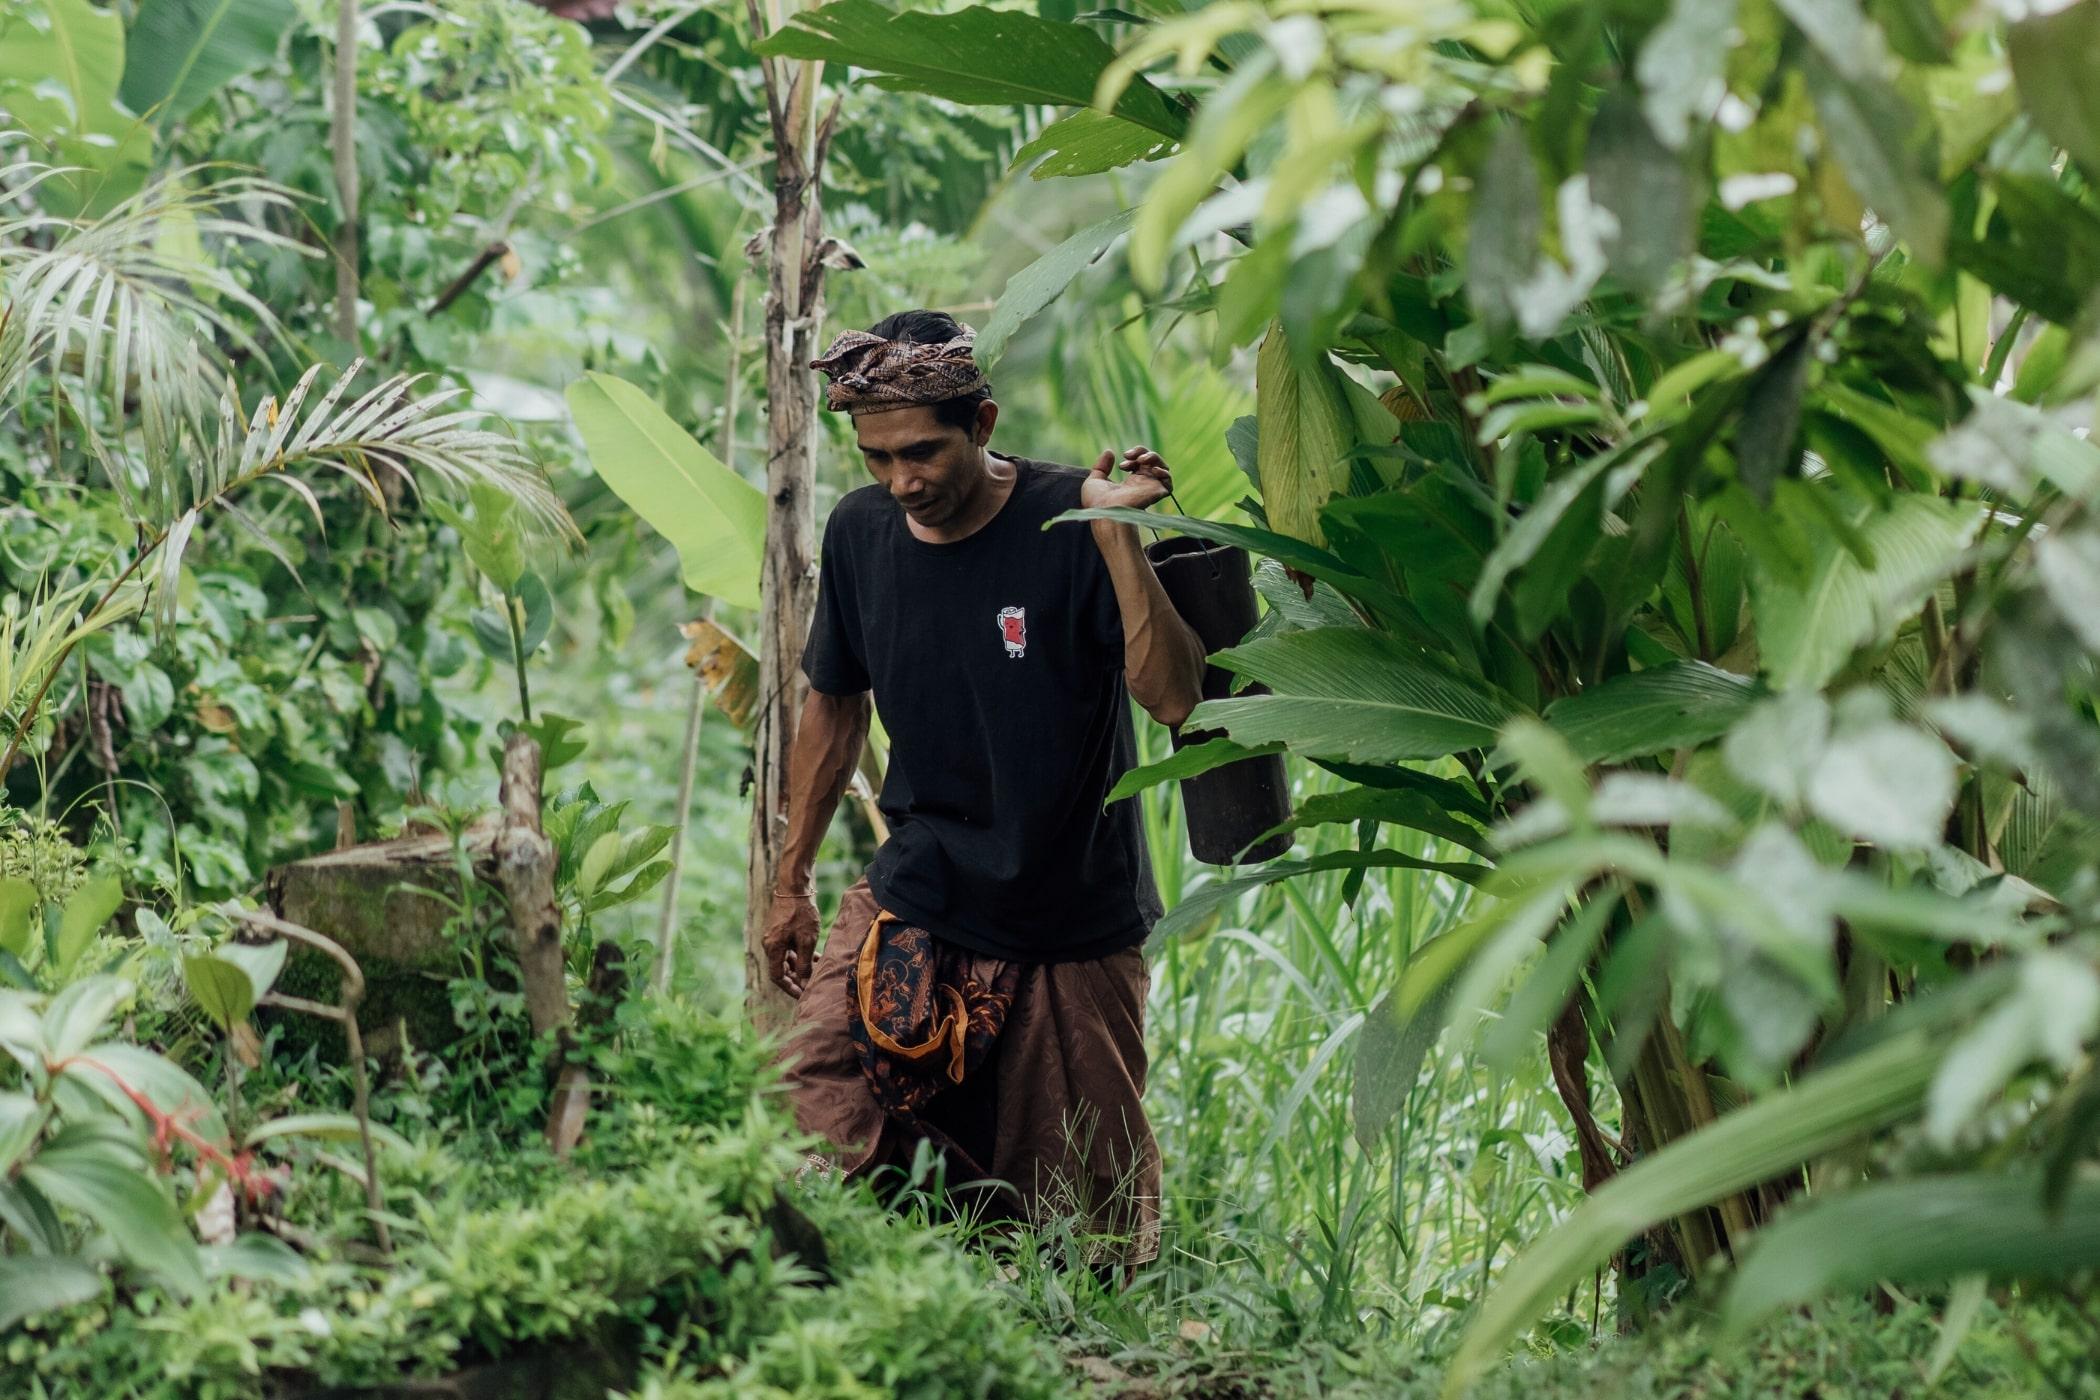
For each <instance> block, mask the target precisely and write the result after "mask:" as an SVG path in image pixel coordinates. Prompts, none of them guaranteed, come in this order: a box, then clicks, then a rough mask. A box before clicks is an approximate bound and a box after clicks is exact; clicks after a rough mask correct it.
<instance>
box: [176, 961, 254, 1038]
mask: <svg viewBox="0 0 2100 1400" xmlns="http://www.w3.org/2000/svg"><path fill="white" fill-rule="evenodd" d="M182 980H183V982H184V983H186V984H187V985H188V987H189V989H190V996H191V997H193V998H194V999H195V1000H196V1003H197V1005H198V1007H199V1008H200V1009H201V1010H202V1011H203V1012H204V1014H205V1015H207V1016H209V1017H211V1019H212V1021H213V1023H214V1024H216V1025H217V1026H218V1028H219V1029H220V1030H222V1031H223V1030H228V1029H230V1028H232V1027H233V1026H235V1025H237V1024H239V1023H240V1022H242V1021H245V1020H247V1019H248V1013H249V1012H251V1011H253V1010H254V1009H255V986H254V984H253V983H251V982H250V981H249V980H248V973H247V971H246V970H245V969H243V968H240V967H237V966H235V965H234V964H232V963H230V962H228V961H226V960H225V959H224V958H220V957H215V956H213V955H212V954H210V953H197V954H193V955H191V956H190V957H186V958H184V959H183V960H182Z"/></svg>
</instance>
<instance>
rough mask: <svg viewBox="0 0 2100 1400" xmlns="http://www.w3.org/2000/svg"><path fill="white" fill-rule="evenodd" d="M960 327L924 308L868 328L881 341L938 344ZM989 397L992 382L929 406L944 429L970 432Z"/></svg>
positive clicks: (952, 335)
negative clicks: (978, 412) (978, 407)
mask: <svg viewBox="0 0 2100 1400" xmlns="http://www.w3.org/2000/svg"><path fill="white" fill-rule="evenodd" d="M963 329H964V328H963V325H962V323H961V322H960V321H957V320H956V319H955V318H954V317H953V316H950V315H949V314H948V313H947V312H945V311H932V310H928V309H926V308H924V307H921V308H919V309H918V310H916V311H899V312H897V313H896V314H894V315H890V316H885V317H883V318H882V319H881V320H880V321H877V322H876V323H875V324H874V325H872V326H870V327H868V334H869V335H879V336H881V337H882V338H883V339H884V340H909V341H912V342H914V343H916V344H919V345H938V344H940V343H941V342H942V341H944V340H952V339H953V338H954V337H956V336H959V335H961V334H962V333H963ZM991 396H992V382H991V380H989V379H987V380H985V382H984V387H983V388H982V389H977V390H974V391H972V392H971V393H967V394H957V395H956V396H955V397H954V398H952V399H942V400H941V401H940V402H939V403H934V404H928V405H927V407H928V408H931V409H932V410H933V416H934V420H935V421H936V422H938V423H940V424H942V425H943V426H945V427H950V428H960V429H962V430H963V431H964V432H968V431H970V429H971V428H973V427H975V426H976V423H977V405H979V404H981V403H983V402H984V401H985V400H986V399H988V398H990V397H991Z"/></svg>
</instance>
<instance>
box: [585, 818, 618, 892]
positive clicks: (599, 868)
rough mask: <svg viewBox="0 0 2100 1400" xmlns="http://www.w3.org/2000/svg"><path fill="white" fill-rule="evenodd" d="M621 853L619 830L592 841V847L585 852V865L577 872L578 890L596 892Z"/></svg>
mask: <svg viewBox="0 0 2100 1400" xmlns="http://www.w3.org/2000/svg"><path fill="white" fill-rule="evenodd" d="M619 854H620V833H619V832H617V831H608V832H606V833H605V834H604V835H602V836H600V837H599V838H598V839H597V840H595V841H593V842H591V848H590V849H589V850H588V851H585V852H584V853H583V866H582V868H581V869H580V870H578V871H577V873H576V892H577V893H578V894H580V895H585V896H589V895H594V894H596V893H597V892H598V887H599V886H601V885H603V884H604V883H605V877H606V876H607V874H609V873H610V872H611V870H612V868H613V862H614V861H615V860H616V859H618V858H619Z"/></svg>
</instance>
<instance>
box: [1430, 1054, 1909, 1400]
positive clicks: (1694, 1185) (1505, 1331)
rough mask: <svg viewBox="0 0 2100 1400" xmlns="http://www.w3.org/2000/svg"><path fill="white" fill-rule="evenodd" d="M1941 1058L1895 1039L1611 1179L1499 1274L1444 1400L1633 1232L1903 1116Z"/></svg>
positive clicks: (1448, 1374) (1452, 1398) (1461, 1349)
mask: <svg viewBox="0 0 2100 1400" xmlns="http://www.w3.org/2000/svg"><path fill="white" fill-rule="evenodd" d="M1939 1055H1940V1049H1939V1041H1938V1039H1937V1038H1936V1037H1935V1036H1934V1035H1933V1034H1931V1033H1929V1032H1928V1031H1927V1030H1926V1029H1923V1028H1918V1027H1912V1028H1910V1029H1908V1030H1906V1031H1904V1032H1902V1033H1898V1034H1892V1035H1890V1036H1889V1037H1888V1038H1887V1039H1885V1040H1884V1041H1882V1042H1881V1043H1880V1044H1878V1045H1876V1046H1874V1047H1873V1048H1871V1049H1868V1050H1864V1051H1862V1052H1860V1053H1859V1054H1856V1055H1854V1056H1853V1057H1852V1058H1850V1059H1848V1060H1844V1061H1841V1062H1839V1063H1837V1064H1834V1065H1830V1066H1828V1067H1827V1068H1824V1069H1819V1070H1816V1071H1814V1072H1813V1073H1811V1074H1809V1075H1808V1076H1806V1077H1804V1078H1802V1079H1800V1080H1797V1081H1796V1082H1795V1083H1794V1084H1793V1086H1792V1087H1791V1088H1787V1089H1783V1090H1780V1091H1778V1092H1776V1093H1772V1094H1769V1095H1767V1096H1765V1097H1764V1098H1761V1099H1757V1100H1755V1101H1754V1102H1752V1103H1750V1104H1748V1105H1747V1106H1745V1107H1743V1108H1739V1109H1736V1110H1734V1111H1733V1112H1731V1113H1728V1114H1726V1115H1724V1116H1723V1117H1722V1118H1721V1119H1720V1120H1719V1121H1717V1122H1715V1123H1713V1124H1710V1125H1709V1126H1707V1127H1704V1128H1701V1129H1699V1130H1698V1131H1696V1132H1693V1133H1690V1134H1688V1135H1686V1136H1684V1137H1681V1138H1678V1139H1677V1140H1676V1141H1674V1142H1672V1143H1670V1145H1669V1146H1667V1147H1665V1148H1663V1149H1662V1150H1661V1151H1659V1152H1656V1153H1654V1154H1653V1155H1652V1156H1648V1157H1643V1158H1642V1159H1640V1160H1639V1161H1637V1162H1635V1163H1634V1164H1633V1165H1632V1166H1631V1167H1628V1168H1627V1169H1626V1170H1625V1171H1623V1172H1621V1173H1619V1175H1617V1176H1615V1177H1613V1178H1612V1179H1611V1180H1610V1181H1608V1182H1606V1183H1605V1184H1604V1185H1603V1186H1601V1187H1599V1188H1598V1190H1597V1192H1596V1194H1594V1195H1592V1196H1591V1197H1590V1198H1589V1199H1588V1200H1586V1201H1584V1202H1583V1203H1582V1204H1581V1205H1579V1206H1577V1207H1576V1208H1575V1210H1574V1211H1573V1212H1572V1213H1571V1214H1570V1215H1568V1216H1567V1217H1566V1218H1565V1219H1563V1220H1561V1221H1560V1222H1559V1223H1558V1224H1556V1225H1555V1226H1554V1228H1553V1229H1551V1230H1548V1231H1546V1232H1545V1233H1544V1234H1543V1235H1541V1236H1539V1237H1538V1239H1537V1240H1535V1241H1534V1242H1533V1243H1532V1244H1531V1246H1530V1247H1529V1248H1527V1249H1526V1250H1525V1251H1524V1252H1523V1253H1522V1254H1520V1255H1519V1256H1518V1257H1517V1259H1516V1260H1515V1262H1513V1263H1512V1264H1510V1265H1509V1267H1508V1268H1507V1269H1506V1270H1505V1271H1504V1272H1503V1274H1502V1278H1501V1281H1500V1282H1499V1283H1498V1284H1497V1285H1496V1287H1495V1289H1494V1291H1493V1292H1491V1293H1489V1294H1488V1296H1487V1298H1486V1299H1485V1301H1483V1302H1482V1304H1481V1306H1480V1309H1479V1311H1478V1312H1476V1313H1475V1314H1474V1316H1473V1321H1472V1324H1471V1325H1470V1326H1469V1327H1467V1329H1466V1332H1465V1334H1464V1336H1463V1337H1462V1338H1461V1339H1460V1341H1459V1345H1458V1349H1457V1351H1456V1352H1455V1353H1454V1354H1453V1356H1452V1358H1451V1362H1450V1365H1449V1367H1448V1368H1447V1369H1446V1371H1445V1373H1444V1388H1443V1393H1444V1395H1445V1396H1446V1397H1447V1400H1458V1397H1460V1396H1463V1395H1464V1394H1465V1393H1466V1391H1467V1390H1468V1388H1469V1387H1470V1386H1471V1385H1472V1384H1473V1383H1474V1382H1475V1381H1476V1380H1478V1379H1479V1378H1480V1376H1481V1375H1482V1374H1484V1373H1485V1372H1486V1370H1487V1369H1488V1368H1489V1367H1490V1366H1491V1365H1493V1364H1494V1363H1495V1361H1496V1360H1497V1358H1499V1357H1500V1356H1501V1355H1502V1354H1503V1351H1504V1348H1506V1347H1507V1346H1508V1345H1509V1343H1510V1342H1511V1341H1512V1340H1513V1339H1514V1338H1516V1337H1517V1336H1519V1335H1521V1334H1522V1332H1523V1331H1524V1329H1525V1328H1526V1327H1528V1326H1529V1325H1530V1324H1531V1323H1532V1322H1533V1321H1534V1320H1535V1319H1537V1318H1538V1317H1539V1316H1541V1315H1542V1314H1543V1313H1544V1312H1545V1311H1546V1310H1547V1309H1548V1308H1550V1307H1551V1306H1552V1305H1553V1302H1554V1300H1555V1299H1556V1298H1559V1297H1561V1296H1562V1295H1563V1294H1565V1293H1566V1292H1567V1291H1568V1290H1569V1289H1570V1288H1573V1287H1575V1286H1576V1285H1577V1284H1578V1283H1579V1282H1581V1281H1582V1280H1584V1279H1587V1278H1588V1277H1589V1276H1590V1275H1591V1273H1592V1272H1594V1271H1595V1270H1597V1269H1600V1268H1602V1267H1604V1265H1605V1264H1606V1263H1607V1262H1608V1261H1609V1260H1610V1259H1611V1256H1612V1255H1613V1254H1615V1253H1616V1252H1617V1251H1618V1250H1619V1249H1620V1247H1621V1246H1623V1245H1624V1244H1625V1242H1626V1241H1627V1240H1629V1239H1631V1238H1632V1237H1633V1236H1635V1235H1638V1234H1639V1233H1640V1232H1641V1231H1643V1230H1647V1229H1651V1228H1653V1227H1654V1226H1656V1225H1659V1224H1661V1223H1662V1222H1663V1221H1665V1220H1668V1219H1669V1218H1670V1217H1671V1216H1674V1215H1681V1214H1683V1213H1684V1212H1686V1211H1688V1210H1692V1209H1695V1208H1697V1207H1699V1206H1702V1205H1705V1204H1707V1203H1708V1202H1711V1201H1715V1200H1718V1199H1720V1198H1721V1197H1723V1196H1725V1195H1727V1194H1729V1193H1730V1192H1733V1191H1741V1190H1743V1189H1745V1188H1747V1187H1750V1186H1753V1185H1755V1184H1756V1183H1758V1182H1760V1181H1764V1180H1766V1179H1768V1178H1770V1177H1774V1176H1777V1175H1778V1174H1779V1173H1781V1172H1783V1171H1786V1170H1787V1169H1789V1168H1791V1167H1794V1166H1796V1165H1798V1164H1800V1163H1801V1162H1804V1161H1807V1160H1809V1159H1811V1158H1814V1157H1818V1156H1821V1155H1822V1154H1823V1153H1826V1152H1830V1151H1834V1150H1835V1149H1837V1148H1839V1147H1842V1146H1844V1145H1845V1144H1846V1143H1849V1142H1852V1141H1855V1140H1857V1139H1859V1138H1861V1137H1864V1136H1866V1135H1867V1134H1869V1133H1872V1132H1874V1131H1875V1130H1876V1129H1878V1128H1881V1127H1884V1126H1886V1125H1888V1124H1890V1123H1893V1122H1897V1121H1899V1120H1901V1119H1903V1118H1905V1117H1908V1116H1909V1115H1910V1114H1912V1113H1913V1112H1915V1111H1916V1110H1917V1107H1918V1104H1919V1102H1920V1101H1921V1100H1922V1099H1923V1097H1924V1093H1925V1086H1926V1085H1927V1083H1929V1082H1930V1080H1931V1077H1932V1071H1933V1067H1934V1066H1935V1065H1936V1064H1937V1063H1938V1060H1939Z"/></svg>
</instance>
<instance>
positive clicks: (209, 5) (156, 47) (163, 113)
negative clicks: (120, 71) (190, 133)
mask: <svg viewBox="0 0 2100 1400" xmlns="http://www.w3.org/2000/svg"><path fill="white" fill-rule="evenodd" d="M297 16H298V9H297V7H296V6H295V5H294V4H293V3H292V0H144V3H143V4H141V5H140V6H139V11H138V18H137V19H135V20H134V21H133V22H132V27H131V42H130V43H129V45H128V46H127V48H126V52H125V60H124V82H123V85H122V87H121V88H120V89H119V92H120V94H121V95H122V96H123V99H124V101H125V103H126V105H128V106H129V107H130V108H131V110H132V111H134V112H146V111H148V110H150V109H152V108H154V107H155V106H157V105H158V106H159V107H160V110H159V111H158V112H156V113H154V119H155V121H156V122H157V123H158V124H159V125H160V127H161V128H162V129H163V130H165V129H167V128H168V127H169V126H170V125H172V124H174V123H175V122H178V121H181V120H182V119H183V118H184V117H187V116H188V115H189V114H190V113H191V112H193V111H195V110H196V109H197V107H198V105H199V104H201V103H202V102H203V101H204V100H205V99H206V98H208V97H210V96H211V95H212V94H213V93H215V92H217V91H218V90H219V89H220V88H222V87H224V86H225V85H226V84H227V83H229V82H231V81H233V80H234V79H235V78H238V77H240V76H242V75H243V74H246V73H252V72H254V71H255V70H256V69H257V68H260V67H262V66H263V65H264V64H265V63H268V62H269V61H270V60H271V59H272V58H274V57H275V56H276V53H277V40H278V37H279V36H280V35H282V34H283V33H284V31H285V30H286V29H288V28H290V27H291V25H292V22H293V20H294V19H296V18H297ZM161 104H165V105H161Z"/></svg>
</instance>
